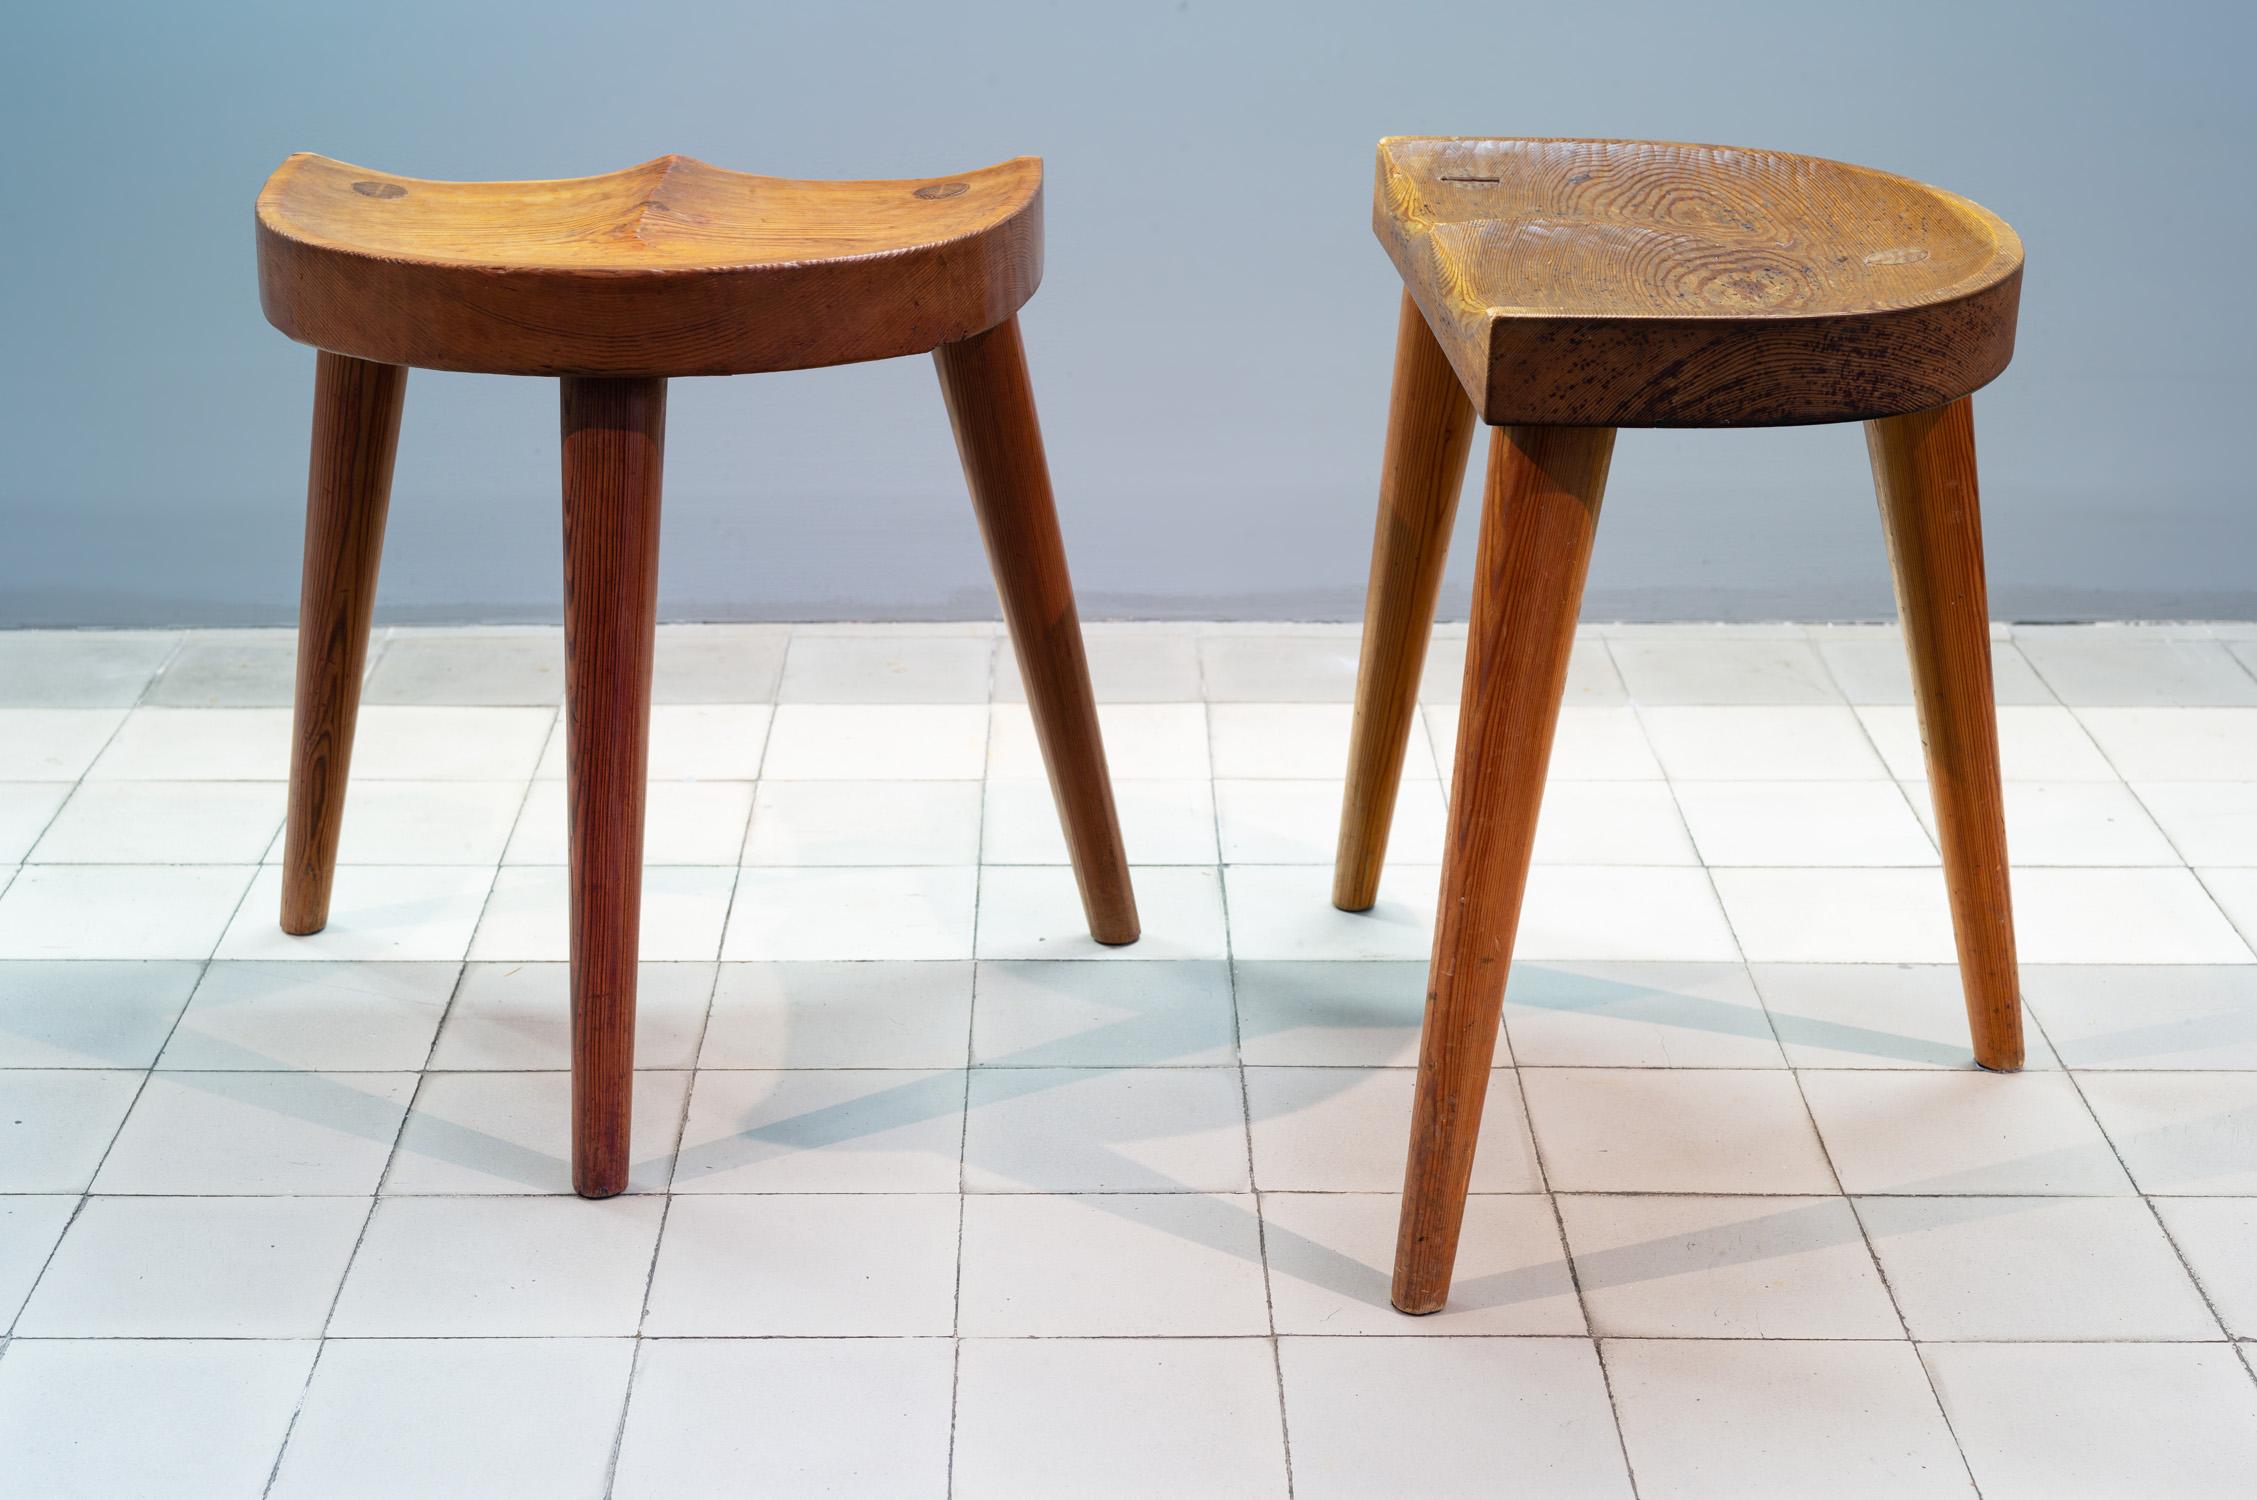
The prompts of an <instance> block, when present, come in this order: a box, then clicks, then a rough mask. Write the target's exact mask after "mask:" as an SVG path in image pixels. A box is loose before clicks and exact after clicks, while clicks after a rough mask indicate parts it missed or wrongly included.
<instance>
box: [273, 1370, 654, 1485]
mask: <svg viewBox="0 0 2257 1500" xmlns="http://www.w3.org/2000/svg"><path fill="white" fill-rule="evenodd" d="M634 1359H635V1346H634V1343H633V1341H631V1340H628V1339H337V1340H333V1341H332V1342H330V1343H329V1344H327V1345H325V1346H324V1347H323V1349H322V1351H321V1363H320V1365H319V1366H317V1367H316V1368H315V1370H314V1374H313V1380H312V1381H311V1382H310V1383H309V1384H308V1385H307V1386H306V1393H305V1400H304V1405H303V1407H302V1408H301V1409H300V1410H299V1412H298V1419H297V1421H296V1422H295V1423H294V1424H293V1425H292V1427H291V1429H290V1446H289V1449H288V1451H286V1452H285V1453H284V1454H283V1455H282V1464H281V1467H280V1468H279V1469H278V1470H277V1471H276V1473H275V1476H274V1487H273V1488H272V1489H271V1490H269V1491H268V1492H267V1493H268V1494H270V1495H274V1496H278V1497H283V1500H287V1497H290V1496H306V1497H318V1500H346V1497H350V1496H369V1497H371V1500H374V1497H380V1496H395V1495H439V1494H458V1495H473V1494H475V1495H484V1496H492V1497H495V1500H502V1497H505V1496H523V1497H526V1500H550V1497H562V1496H568V1495H581V1496H601V1495H602V1494H603V1493H604V1478H605V1472H606V1470H607V1469H608V1468H609V1467H610V1463H611V1445H612V1435H613V1434H614V1433H615V1432H617V1431H618V1424H619V1413H620V1411H621V1409H622V1408H623V1407H624V1406H625V1404H626V1401H627V1377H628V1374H629V1371H630V1369H631V1367H632V1366H633V1364H634ZM403 1434H413V1439H412V1441H403V1440H402V1435H403Z"/></svg>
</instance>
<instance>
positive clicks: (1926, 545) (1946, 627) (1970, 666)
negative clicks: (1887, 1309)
mask: <svg viewBox="0 0 2257 1500" xmlns="http://www.w3.org/2000/svg"><path fill="white" fill-rule="evenodd" d="M1865 442H1866V448H1867V451H1868V452H1869V454H1870V455H1871V457H1872V460H1873V486H1874V489H1875V491H1876V492H1877V493H1878V494H1879V496H1880V500H1881V521H1882V524H1883V527H1884V528H1885V529H1886V531H1887V533H1888V538H1889V564H1890V569H1891V571H1892V572H1893V573H1894V574H1895V577H1896V591H1897V606H1898V612H1899V613H1900V614H1902V615H1903V617H1904V640H1905V648H1906V650H1907V651H1908V652H1909V653H1910V655H1911V658H1912V683H1913V690H1914V697H1915V698H1917V699H1918V700H1919V704H1920V738H1921V740H1922V741H1923V743H1924V744H1925V746H1926V749H1927V759H1928V788H1929V792H1930V795H1932V796H1933V797H1934V798H1935V803H1936V834H1937V842H1938V843H1939V844H1941V845H1942V847H1943V862H1944V880H1945V883H1946V885H1947V886H1948V888H1949V890H1950V892H1951V922H1952V930H1953V932H1954V934H1955V935H1956V937H1957V939H1958V944H1959V975H1960V983H1961V984H1962V985H1963V986H1964V988H1965V990H1966V994H1967V1023H1968V1028H1969V1030H1970V1031H1971V1032H1972V1033H1973V1034H1974V1043H1975V1061H1976V1062H1978V1063H1980V1064H1982V1065H1983V1066H1984V1067H1986V1068H1993V1069H1997V1070H2000V1071H2005V1072H2011V1071H2012V1070H2014V1069H2016V1068H2019V1067H2021V1066H2022V996H2021V987H2020V983H2019V980H2018V978H2017V974H2016V969H2015V961H2014V905H2013V898H2012V894H2011V892H2010V890H2009V888H2008V879H2007V861H2006V811H2005V804H2004V802H2003V800H2002V797H2001V793H2000V788H1999V771H1998V716H1997V712H1996V710H1995V709H1994V708H1993V706H1992V699H1991V633H1990V609H1989V601H1988V597H1987V594H1986V591H1985V589H1984V585H1983V523H1982V514H1981V508H1980V504H1979V501H1978V497H1977V492H1976V484H1975V418H1974V406H1973V403H1972V402H1970V401H1969V400H1968V399H1967V398H1966V397H1964V396H1963V397H1961V398H1960V399H1959V400H1957V401H1954V402H1952V403H1951V404H1950V405H1948V406H1943V407H1939V408H1937V409H1936V410H1934V411H1924V412H1914V413H1912V414H1910V415H1908V416H1902V417H1888V418H1884V419H1882V420H1880V421H1877V422H1868V423H1866V424H1865Z"/></svg>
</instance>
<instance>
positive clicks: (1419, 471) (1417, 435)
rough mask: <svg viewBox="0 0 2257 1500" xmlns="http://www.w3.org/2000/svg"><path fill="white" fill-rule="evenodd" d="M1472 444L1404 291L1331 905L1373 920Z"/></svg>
mask: <svg viewBox="0 0 2257 1500" xmlns="http://www.w3.org/2000/svg"><path fill="white" fill-rule="evenodd" d="M1472 445H1473V407H1472V405H1471V404H1470V403H1469V402H1468V401H1467V400H1466V396H1465V390H1464V388H1463V387H1461V386H1460V385H1459V384H1458V377H1457V375H1456V374H1455V373H1454V372H1452V370H1451V369H1450V362H1449V360H1448V359H1447V358H1446V357H1445V356H1444V355H1443V353H1442V346H1441V345H1439V344H1437V343H1436V342H1435V341H1434V333H1433V330H1432V329H1430V328H1428V327H1427V326H1426V316H1425V314H1423V313H1421V312H1420V311H1419V309H1418V304H1417V302H1415V301H1413V300H1412V298H1411V296H1410V294H1409V293H1408V292H1406V293H1404V294H1403V308H1402V315H1401V318H1400V321H1399V323H1398V326H1397V328H1396V332H1395V384H1394V389H1393V392H1392V394H1391V395H1390V397H1389V401H1388V409H1387V447H1386V452H1385V454H1384V456H1383V457H1382V458H1381V460H1380V478H1379V524H1378V528H1377V530H1376V532H1375V533H1374V535H1373V537H1372V544H1371V583H1370V586H1369V588H1368V589H1367V591H1366V593H1365V596H1364V643H1363V656H1362V659H1361V660H1360V661H1359V663H1358V664H1357V668H1356V717H1355V722H1354V724H1353V726H1352V728H1351V729H1350V731H1349V739H1348V782H1347V788H1346V790H1345V792H1344V793H1343V795H1342V798H1341V808H1340V844H1339V849H1338V852H1337V854H1336V855H1335V857H1334V860H1333V879H1332V904H1333V905H1335V906H1337V907H1339V908H1340V909H1341V910H1342V911H1369V910H1370V909H1371V906H1372V903H1373V902H1375V901H1377V900H1378V899H1379V876H1380V871H1381V869H1382V867H1383V866H1384V865H1385V864H1386V860H1387V835H1388V832H1389V830H1390V829H1391V828H1392V826H1393V824H1394V821H1395V797H1396V793H1397V791H1398V790H1399V789H1400V788H1401V786H1402V781H1403V756H1404V753H1405V751H1406V748H1407V747H1408V745H1409V742H1410V733H1411V717H1412V715H1413V714H1415V713H1416V712H1417V711H1418V688H1419V676H1420V673H1421V672H1422V671H1423V669H1424V668H1425V665H1426V647H1427V642H1428V640H1429V638H1430V637H1431V636H1432V635H1433V633H1434V601H1435V596H1436V595H1437V594H1439V593H1440V592H1441V588H1442V564H1443V563H1444V562H1445V561H1446V560H1447V559H1448V558H1449V555H1450V527H1451V525H1452V523H1453V522H1454V521H1455V520H1456V519H1457V514H1458V494H1459V492H1460V491H1461V490H1462V489H1463V488H1464V485H1465V464H1466V455H1467V452H1468V450H1469V449H1470V448H1471V447H1472Z"/></svg>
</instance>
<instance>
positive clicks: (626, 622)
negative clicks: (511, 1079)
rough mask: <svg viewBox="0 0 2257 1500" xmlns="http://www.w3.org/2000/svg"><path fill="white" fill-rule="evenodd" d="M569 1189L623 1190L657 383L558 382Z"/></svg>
mask: <svg viewBox="0 0 2257 1500" xmlns="http://www.w3.org/2000/svg"><path fill="white" fill-rule="evenodd" d="M562 398H563V399H562V406H563V418H564V423H563V425H564V734H565V738H564V747H565V794H566V799H567V811H566V818H567V820H568V822H569V826H570V829H571V862H572V868H571V876H570V889H571V907H572V1186H573V1188H574V1190H575V1191H577V1192H578V1193H579V1194H580V1195H581V1196H582V1197H585V1198H608V1197H610V1196H611V1195H612V1194H614V1193H616V1192H618V1191H620V1190H621V1189H622V1188H624V1187H626V1185H627V1168H628V1120H629V1118H630V1114H631V1111H632V1106H633V1095H634V1081H635V955H636V945H637V938H638V928H639V925H640V922H641V918H642V896H643V782H644V776H645V773H646V770H647V767H648V765H649V760H650V679H651V653H652V649H653V647H654V645H655V636H656V629H657V614H658V503H659V470H660V466H661V459H662V457H663V454H664V451H665V443H666V382H665V381H664V380H657V379H639V378H622V379H593V378H575V377H571V376H567V377H566V378H565V380H564V381H563V392H562Z"/></svg>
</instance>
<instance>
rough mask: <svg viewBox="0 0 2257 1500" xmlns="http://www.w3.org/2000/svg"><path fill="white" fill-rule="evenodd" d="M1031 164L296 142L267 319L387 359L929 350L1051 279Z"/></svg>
mask: <svg viewBox="0 0 2257 1500" xmlns="http://www.w3.org/2000/svg"><path fill="white" fill-rule="evenodd" d="M1041 209H1042V163H1041V162H1040V161H1039V160H1037V159H1036V158H1034V157H1027V156H1022V157H1018V158H1016V159H1014V160H1011V161H1006V162H1000V163H998V164H997V165H995V166H992V167H983V168H981V169H980V170H978V171H976V172H966V173H963V174H962V175H960V176H955V177H934V178H917V179H913V180H910V181H903V182H801V181H795V180H792V179H788V178H781V177H756V176H752V175H750V174H748V173H744V172H731V171H728V170H727V169H725V168H722V167H715V166H710V165H708V164H707V163H705V162H702V161H696V160H693V159H692V158H690V157H687V156H662V157H660V158H658V159H657V160H656V161H647V162H644V163H643V164H642V165H641V166H638V167H629V168H627V169H626V170H624V171H620V172H607V173H605V174H604V175H602V176H600V177H573V178H566V179H564V180H562V181H557V182H426V181H424V180H423V179H421V178H416V177H397V176H394V175H392V174H390V173H387V172H377V171H372V170H370V169H368V168H366V167H356V166H351V165H348V164H347V163H345V162H341V161H332V160H330V159H329V158H328V157H326V156H314V155H310V154H306V153H300V154H298V155H296V156H292V157H291V158H289V159H288V160H287V161H285V162H283V164H282V165H281V167H280V168H279V169H277V170H276V172H275V173H274V175H273V176H272V177H271V178H269V179H268V180H267V184H266V188H265V190H264V191H262V192H261V193H260V194H259V205H258V238H259V292H260V298H261V301H262V303H263V305H264V307H265V309H266V315H267V321H269V322H270V323H272V324H274V326H275V327H277V328H279V329H281V330H282V331H283V332H284V333H287V334H288V335H290V337H292V338H294V339H297V340H298V341H299V342H301V343H307V344H312V345H314V346H315V347H316V348H321V349H328V350H331V351H333V352H335V353H338V354H350V355H352V356H353V357H354V358H356V359H367V360H375V361H378V362H380V363H383V364H394V365H417V366H422V367H424V368H427V369H438V370H477V371H484V372H487V373H490V374H498V375H735V374H748V373H752V372H754V371H760V370H795V369H805V368H808V367H810V366H815V365H835V364H849V363H853V362H857V361H861V360H871V359H890V358H893V357H894V356H896V355H903V354H924V353H926V352H928V351H930V350H933V349H937V348H939V347H940V346H941V345H942V344H946V343H952V342H954V341H955V340H957V339H961V338H964V337H966V336H968V335H970V334H974V333H978V332H980V331H982V330H983V329H988V328H993V327H994V326H995V325H996V324H998V323H1001V322H1002V321H1003V320H1004V319H1006V318H1008V317H1010V316H1011V315H1012V314H1013V313H1015V312H1017V311H1018V310H1019V307H1020V305H1021V304H1023V303H1024V302H1025V301H1026V300H1027V299H1028V298H1029V297H1031V296H1033V295H1034V289H1035V286H1036V284H1037V283H1038V282H1040V281H1041V279H1042V212H1041Z"/></svg>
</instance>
